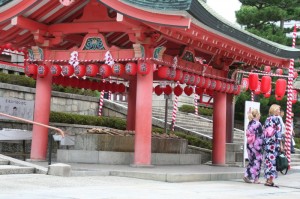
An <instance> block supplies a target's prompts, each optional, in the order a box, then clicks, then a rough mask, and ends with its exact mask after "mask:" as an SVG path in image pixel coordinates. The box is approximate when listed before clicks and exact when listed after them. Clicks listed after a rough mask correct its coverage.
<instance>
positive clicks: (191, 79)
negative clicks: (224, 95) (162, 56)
mask: <svg viewBox="0 0 300 199" xmlns="http://www.w3.org/2000/svg"><path fill="white" fill-rule="evenodd" d="M157 75H158V77H159V78H161V79H164V80H169V81H174V82H179V83H180V84H186V85H191V86H199V87H203V86H204V85H205V84H208V85H209V84H210V82H213V81H215V82H216V87H220V85H221V84H222V81H221V80H215V79H211V78H208V77H203V76H200V75H197V74H193V73H189V72H185V71H182V70H180V69H173V68H170V67H168V66H161V67H159V68H158V70H157ZM208 85H206V87H208Z"/></svg>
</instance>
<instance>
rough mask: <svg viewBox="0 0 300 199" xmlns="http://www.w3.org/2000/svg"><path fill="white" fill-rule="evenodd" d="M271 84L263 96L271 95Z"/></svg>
mask: <svg viewBox="0 0 300 199" xmlns="http://www.w3.org/2000/svg"><path fill="white" fill-rule="evenodd" d="M271 91H272V86H270V88H269V90H268V91H267V92H266V93H265V94H264V97H265V98H269V97H270V96H271Z"/></svg>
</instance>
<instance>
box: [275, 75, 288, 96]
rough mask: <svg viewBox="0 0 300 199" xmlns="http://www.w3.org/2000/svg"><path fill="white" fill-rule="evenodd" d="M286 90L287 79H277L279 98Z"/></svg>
mask: <svg viewBox="0 0 300 199" xmlns="http://www.w3.org/2000/svg"><path fill="white" fill-rule="evenodd" d="M285 91H286V80H285V79H277V81H276V85H275V95H276V96H278V98H283V96H284V95H285Z"/></svg>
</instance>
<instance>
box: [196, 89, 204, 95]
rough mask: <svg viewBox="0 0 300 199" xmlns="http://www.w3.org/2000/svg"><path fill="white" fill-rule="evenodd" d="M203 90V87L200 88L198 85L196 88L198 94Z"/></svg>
mask: <svg viewBox="0 0 300 199" xmlns="http://www.w3.org/2000/svg"><path fill="white" fill-rule="evenodd" d="M203 91H204V89H203V88H200V87H196V88H195V93H196V94H197V95H202V94H203Z"/></svg>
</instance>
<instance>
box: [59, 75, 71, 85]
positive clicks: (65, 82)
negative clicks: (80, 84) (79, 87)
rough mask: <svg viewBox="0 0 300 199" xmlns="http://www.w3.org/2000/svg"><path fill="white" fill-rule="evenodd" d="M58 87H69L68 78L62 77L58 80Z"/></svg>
mask: <svg viewBox="0 0 300 199" xmlns="http://www.w3.org/2000/svg"><path fill="white" fill-rule="evenodd" d="M60 85H61V86H63V87H67V86H69V78H66V77H62V78H61V79H60Z"/></svg>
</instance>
